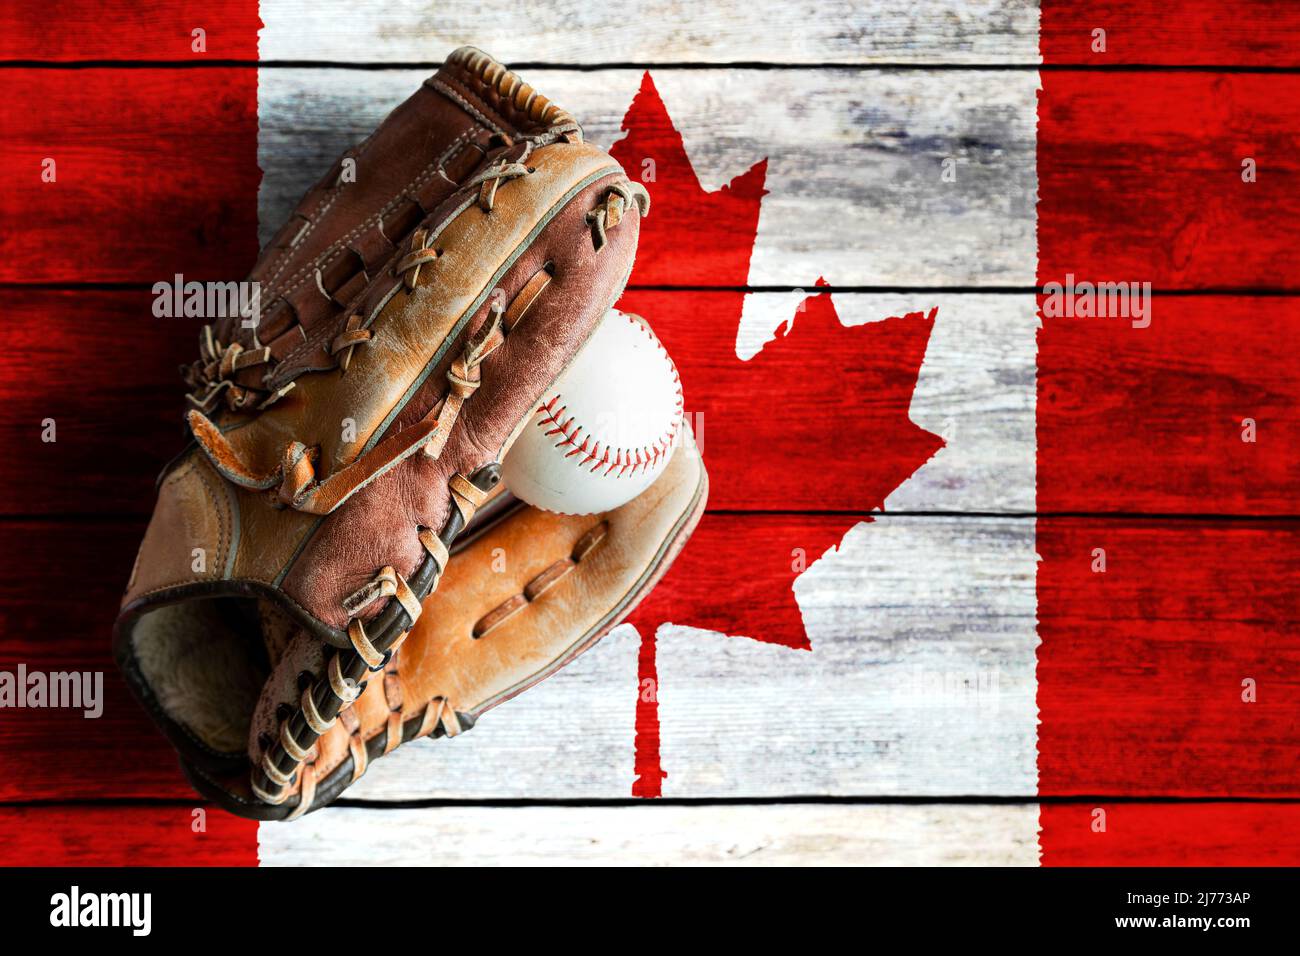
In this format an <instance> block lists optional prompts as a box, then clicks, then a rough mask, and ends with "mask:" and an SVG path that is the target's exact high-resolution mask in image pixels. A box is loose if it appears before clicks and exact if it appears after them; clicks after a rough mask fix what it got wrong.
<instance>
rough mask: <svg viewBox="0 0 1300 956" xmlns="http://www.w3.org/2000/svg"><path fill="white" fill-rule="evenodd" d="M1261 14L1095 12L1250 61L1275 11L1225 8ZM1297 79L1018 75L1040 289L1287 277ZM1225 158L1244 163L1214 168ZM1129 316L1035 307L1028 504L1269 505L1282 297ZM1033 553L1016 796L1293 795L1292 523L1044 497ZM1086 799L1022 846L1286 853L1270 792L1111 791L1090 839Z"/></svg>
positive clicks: (1288, 438)
mask: <svg viewBox="0 0 1300 956" xmlns="http://www.w3.org/2000/svg"><path fill="white" fill-rule="evenodd" d="M1098 6H1099V5H1097V4H1084V5H1082V6H1080V5H1078V4H1073V3H1065V2H1056V0H1051V2H1048V3H1045V4H1044V9H1043V23H1044V41H1043V50H1044V60H1045V62H1046V63H1048V64H1049V65H1050V64H1054V63H1059V62H1063V61H1066V60H1068V59H1070V56H1071V55H1070V54H1069V53H1063V52H1062V49H1061V47H1060V46H1059V45H1058V42H1057V41H1058V40H1059V39H1060V38H1061V37H1062V36H1071V37H1075V36H1077V35H1079V34H1080V33H1081V32H1086V31H1087V30H1089V29H1091V28H1092V27H1093V26H1094V25H1096V24H1095V20H1096V15H1095V11H1096V10H1097V9H1098ZM1277 9H1278V8H1277V7H1274V6H1273V5H1268V6H1267V7H1260V6H1259V5H1247V7H1246V9H1245V10H1244V11H1242V10H1241V9H1240V8H1233V9H1229V8H1228V7H1227V5H1221V6H1218V7H1216V8H1214V11H1211V8H1210V5H1209V4H1206V3H1182V4H1180V3H1177V2H1175V3H1173V4H1168V3H1155V2H1140V3H1136V4H1134V3H1126V4H1124V5H1123V6H1120V5H1112V6H1109V7H1107V10H1108V11H1109V12H1108V13H1107V20H1108V23H1107V25H1108V26H1109V28H1110V29H1109V35H1110V37H1111V39H1112V42H1114V38H1115V37H1117V36H1119V37H1129V38H1132V39H1133V40H1134V47H1133V48H1132V50H1131V53H1132V54H1133V56H1132V61H1136V62H1169V61H1170V59H1173V60H1176V61H1180V62H1201V61H1202V60H1203V59H1204V61H1207V62H1223V59H1224V58H1225V57H1226V58H1228V60H1229V61H1230V62H1241V63H1258V62H1259V61H1260V58H1261V57H1262V56H1265V55H1266V54H1267V51H1268V50H1269V49H1271V48H1272V45H1273V44H1275V43H1276V39H1277V37H1276V31H1280V32H1281V33H1282V34H1283V35H1285V34H1286V31H1287V30H1289V29H1292V27H1290V26H1289V25H1288V24H1289V22H1290V17H1289V16H1282V17H1281V19H1280V20H1279V18H1278V17H1274V16H1264V15H1260V16H1255V17H1254V18H1252V17H1251V13H1252V11H1254V12H1256V13H1260V12H1261V10H1265V11H1275V10H1277ZM1229 15H1230V16H1231V17H1233V18H1235V19H1236V22H1235V23H1234V24H1233V26H1232V28H1231V30H1229V31H1227V33H1224V32H1223V31H1221V30H1218V29H1217V25H1222V24H1223V22H1224V19H1225V18H1226V17H1228V16H1229ZM1189 16H1191V17H1200V19H1199V20H1198V19H1192V20H1188V19H1187V17H1189ZM1180 32H1181V33H1186V34H1187V36H1188V42H1187V43H1185V44H1183V45H1182V46H1179V47H1177V48H1172V47H1171V48H1166V49H1165V50H1163V51H1161V50H1160V49H1159V45H1158V43H1157V40H1158V38H1160V37H1168V36H1171V35H1174V34H1175V33H1180ZM1193 36H1194V37H1195V38H1196V39H1195V41H1193V40H1192V39H1191V38H1192V37H1193ZM1251 38H1256V39H1258V41H1259V42H1258V45H1253V44H1252V40H1251ZM1202 41H1203V42H1202ZM1298 93H1300V83H1298V81H1297V79H1296V77H1294V76H1287V75H1269V74H1241V73H1215V72H1213V71H1210V72H1199V73H1197V72H1171V73H1153V72H1146V73H1143V72H1121V73H1110V74H1101V73H1095V72H1077V71H1046V72H1044V73H1043V76H1042V93H1041V96H1040V101H1039V130H1038V136H1039V151H1038V182H1039V195H1040V203H1039V281H1040V283H1044V284H1045V283H1050V282H1061V281H1064V280H1065V276H1066V273H1074V274H1075V276H1076V278H1077V280H1086V281H1098V280H1111V281H1115V280H1118V281H1137V282H1143V281H1149V282H1151V283H1153V284H1154V285H1155V286H1156V287H1157V288H1164V289H1197V288H1223V287H1247V288H1258V287H1282V286H1285V287H1287V288H1296V283H1295V278H1294V277H1295V274H1296V266H1297V265H1300V262H1297V253H1296V241H1295V236H1294V232H1295V230H1296V226H1295V225H1294V223H1296V222H1297V221H1300V219H1298V218H1297V213H1300V208H1297V206H1298V204H1300V198H1298V195H1300V194H1297V191H1296V189H1295V182H1296V181H1297V172H1298V170H1297V164H1296V160H1295V158H1294V155H1293V152H1292V150H1291V140H1292V139H1293V136H1294V133H1293V131H1294V128H1295V126H1296V123H1297V120H1300V107H1297V103H1300V97H1298V96H1297V94H1298ZM1247 157H1250V158H1252V159H1254V160H1255V161H1256V163H1257V164H1258V177H1259V178H1258V181H1257V182H1254V183H1247V182H1243V180H1242V175H1241V173H1242V166H1241V162H1242V160H1243V159H1244V158H1247ZM1046 304H1047V300H1046V298H1045V297H1040V308H1041V307H1045V306H1046ZM1132 319H1133V317H1131V316H1130V317H1106V318H1079V317H1065V316H1051V315H1044V316H1043V325H1042V330H1041V332H1040V334H1039V340H1038V344H1039V354H1038V365H1039V379H1038V382H1039V390H1038V506H1039V509H1040V510H1041V511H1044V512H1059V511H1118V512H1143V513H1147V512H1152V513H1159V512H1177V513H1184V514H1191V515H1197V514H1222V513H1225V512H1229V513H1234V514H1247V515H1261V516H1269V515H1278V514H1281V513H1294V512H1295V511H1296V505H1295V499H1294V491H1295V487H1296V479H1297V477H1298V476H1300V451H1297V442H1296V438H1297V437H1300V435H1297V433H1298V432H1300V421H1298V420H1297V418H1298V415H1300V413H1297V408H1298V407H1300V360H1298V359H1297V358H1296V356H1295V355H1294V354H1293V350H1291V349H1290V348H1289V347H1288V343H1289V342H1290V341H1291V340H1292V339H1293V338H1294V335H1295V331H1296V328H1297V321H1298V320H1300V311H1298V310H1297V306H1296V304H1295V302H1294V301H1293V300H1290V299H1285V298H1276V297H1263V298H1247V297H1211V298H1179V297H1172V296H1157V297H1156V298H1155V299H1154V302H1153V311H1152V313H1151V325H1150V327H1148V328H1136V327H1134V324H1133V321H1132ZM1139 321H1140V322H1141V321H1143V320H1139ZM1246 418H1253V419H1255V420H1256V422H1257V433H1256V441H1255V442H1253V443H1247V442H1243V441H1242V436H1243V420H1244V419H1246ZM1038 550H1039V553H1040V555H1041V557H1042V560H1041V562H1040V564H1039V573H1038V602H1039V622H1040V623H1039V631H1040V636H1041V638H1042V644H1041V646H1040V648H1039V667H1038V686H1039V689H1038V704H1039V708H1040V719H1041V726H1040V728H1039V776H1040V789H1041V791H1042V792H1043V793H1044V794H1050V795H1091V794H1101V795H1103V797H1101V798H1098V804H1100V805H1104V802H1105V801H1104V796H1105V795H1117V796H1128V797H1136V798H1141V797H1144V796H1158V795H1180V796H1186V797H1192V798H1197V797H1204V798H1210V799H1213V798H1216V797H1222V796H1227V795H1234V796H1240V795H1264V796H1273V797H1281V796H1286V797H1292V796H1295V795H1296V794H1297V793H1298V792H1300V771H1298V770H1297V767H1298V766H1300V761H1298V760H1297V758H1298V757H1300V707H1298V706H1297V705H1300V678H1297V676H1296V675H1297V674H1300V650H1297V648H1296V647H1295V646H1294V641H1293V640H1291V637H1292V631H1293V630H1294V621H1295V620H1296V618H1297V616H1300V587H1298V585H1300V543H1298V541H1297V537H1296V534H1295V524H1294V523H1293V522H1289V521H1268V520H1254V521H1240V520H1232V521H1222V520H1213V519H1206V518H1195V517H1193V518H1190V519H1181V520H1171V519H1163V520H1140V519H1134V518H1124V517H1117V518H1111V519H1069V518H1065V519H1059V518H1044V519H1040V520H1039V521H1038ZM1102 552H1104V556H1105V561H1106V566H1105V571H1104V572H1102V571H1101V569H1100V565H1099V564H1097V563H1096V562H1098V559H1099V557H1100V556H1101V554H1102ZM1252 689H1253V694H1254V698H1255V699H1254V700H1250V699H1249V697H1250V694H1249V693H1247V692H1248V691H1251V690H1252ZM1092 807H1093V805H1092V804H1089V805H1088V806H1087V807H1073V806H1057V805H1048V806H1045V807H1044V809H1043V811H1042V823H1043V832H1042V837H1041V842H1042V847H1043V859H1044V862H1047V863H1073V864H1127V863H1146V864H1195V863H1207V864H1222V863H1250V862H1261V861H1262V862H1271V863H1297V862H1300V844H1297V842H1296V840H1295V839H1294V837H1293V833H1294V828H1295V822H1296V820H1295V812H1294V807H1292V806H1291V805H1277V804H1224V803H1207V804H1203V805H1195V804H1192V805H1182V804H1179V805H1176V806H1168V805H1152V806H1145V805H1142V804H1140V803H1132V804H1127V803H1126V804H1116V805H1115V806H1113V807H1110V808H1108V809H1109V824H1108V830H1107V832H1106V833H1105V834H1097V833H1094V832H1093V831H1092V829H1091V827H1090V823H1091V818H1090V816H1089V813H1090V811H1091V809H1092ZM1261 847H1267V849H1261Z"/></svg>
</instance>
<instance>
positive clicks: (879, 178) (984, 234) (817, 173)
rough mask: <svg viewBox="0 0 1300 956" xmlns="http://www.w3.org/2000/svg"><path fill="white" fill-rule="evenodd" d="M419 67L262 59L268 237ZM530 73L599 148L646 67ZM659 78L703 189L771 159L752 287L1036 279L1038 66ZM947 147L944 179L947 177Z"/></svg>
mask: <svg viewBox="0 0 1300 956" xmlns="http://www.w3.org/2000/svg"><path fill="white" fill-rule="evenodd" d="M428 72H429V71H427V70H404V69H399V70H392V71H375V72H357V71H349V70H324V69H278V70H265V71H262V74H261V77H260V80H261V82H260V87H259V104H260V105H259V113H260V121H261V133H260V136H259V161H260V164H261V166H262V169H263V170H264V172H265V177H264V179H263V181H262V190H261V194H260V210H261V217H260V221H261V224H262V225H261V231H262V237H263V239H264V240H265V239H266V238H268V237H269V236H270V234H271V233H272V232H273V231H274V228H275V226H276V225H277V224H278V223H279V222H281V221H282V220H283V219H284V217H285V216H286V215H287V214H288V213H289V211H290V210H291V209H292V208H293V205H294V204H295V203H296V202H297V200H298V197H299V196H300V195H301V194H302V193H303V191H304V190H305V189H306V188H307V187H308V186H309V185H310V184H311V183H312V182H314V181H315V180H316V178H317V177H319V175H320V174H321V173H322V172H323V171H324V170H325V169H326V168H327V167H328V166H329V164H330V163H332V162H333V160H334V159H335V157H336V156H337V155H338V154H339V153H340V152H342V151H343V150H344V149H346V148H348V147H349V146H351V145H353V144H354V143H356V142H359V141H360V140H361V139H362V138H363V137H364V136H365V135H367V134H368V133H369V132H370V130H371V129H372V128H373V127H374V126H375V124H377V123H378V122H379V121H380V120H381V119H382V118H383V117H384V115H385V114H386V113H387V112H388V111H389V110H391V109H392V108H393V107H394V106H395V105H397V103H399V102H401V101H402V100H403V99H405V98H406V97H407V96H408V95H409V94H410V93H411V91H412V90H414V89H415V88H416V87H417V86H418V85H419V83H420V82H421V81H422V80H423V79H424V78H425V77H426V76H427V75H428ZM652 73H653V71H652ZM526 78H528V79H530V80H535V81H536V84H537V85H538V87H539V88H540V89H541V91H542V92H543V93H545V94H546V95H547V96H549V97H551V98H552V99H554V100H556V101H557V102H559V103H561V104H563V105H564V106H565V107H566V108H568V109H569V110H571V111H572V112H574V113H575V115H577V116H578V117H579V118H580V119H581V121H582V122H583V124H584V127H585V128H586V130H587V132H588V136H589V138H590V139H591V140H592V141H593V142H596V143H598V144H601V145H604V146H609V145H610V144H612V143H613V142H614V141H616V140H618V139H621V138H622V137H623V129H622V127H623V120H624V115H625V114H626V112H627V110H628V107H629V104H631V102H632V99H633V96H634V94H635V93H636V92H637V90H638V89H639V88H640V85H641V82H642V73H641V71H638V70H602V71H599V72H597V73H584V72H577V71H566V70H557V71H545V72H541V73H538V74H537V75H535V76H527V77H526ZM653 81H654V85H655V87H656V88H657V90H658V92H659V93H660V94H661V95H662V98H663V102H664V104H665V106H666V108H667V111H668V114H669V116H670V118H671V120H672V122H673V124H674V125H675V126H676V128H677V129H678V130H679V131H680V132H681V136H682V140H683V142H684V144H685V148H686V152H687V155H688V157H689V159H690V161H691V163H692V164H693V165H694V168H695V174H696V175H697V176H698V178H699V181H700V185H701V186H702V188H703V189H705V190H710V191H712V190H717V189H719V188H721V187H722V186H724V185H726V184H727V183H728V182H730V181H731V180H732V179H733V178H734V177H736V176H739V175H741V174H743V173H745V172H746V171H747V170H749V169H750V168H751V167H752V166H754V165H755V164H756V163H759V162H761V161H763V160H764V159H766V160H767V167H766V188H767V190H768V191H769V195H767V196H766V197H764V198H763V202H762V207H761V212H760V214H759V221H758V222H759V224H758V236H757V240H756V243H755V247H754V252H753V257H752V259H751V261H750V267H749V276H748V282H749V283H750V284H751V285H759V286H771V285H776V286H798V287H801V288H811V287H812V286H813V285H814V284H815V283H816V281H817V279H818V277H824V278H825V279H826V281H828V282H829V283H831V284H832V285H848V286H853V285H869V286H917V285H934V286H941V287H952V286H1006V285H1019V286H1030V285H1032V284H1033V282H1034V265H1035V261H1036V246H1035V237H1034V204H1035V201H1036V192H1035V190H1036V182H1035V171H1034V138H1035V126H1036V122H1037V117H1036V105H1037V89H1038V77H1037V75H1036V74H1034V73H1033V72H1030V71H1018V72H1008V73H1003V72H962V71H960V70H959V71H952V72H950V71H941V72H936V73H925V72H909V71H897V70H819V71H806V70H744V69H734V70H727V71H725V72H718V71H713V70H683V71H670V72H663V73H657V74H653ZM646 158H650V159H655V158H656V157H654V156H650V157H646ZM947 159H951V160H953V162H954V164H955V165H954V166H953V167H952V168H953V169H954V170H955V173H956V181H955V182H945V181H943V173H944V161H945V160H947ZM659 160H660V165H662V163H663V161H664V160H665V157H659ZM653 215H654V212H653V210H652V211H651V216H652V217H653ZM744 281H745V279H744V277H743V276H742V277H740V278H739V279H731V278H728V279H726V280H724V282H725V284H726V285H729V286H734V285H737V284H743V283H744Z"/></svg>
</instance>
